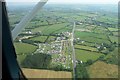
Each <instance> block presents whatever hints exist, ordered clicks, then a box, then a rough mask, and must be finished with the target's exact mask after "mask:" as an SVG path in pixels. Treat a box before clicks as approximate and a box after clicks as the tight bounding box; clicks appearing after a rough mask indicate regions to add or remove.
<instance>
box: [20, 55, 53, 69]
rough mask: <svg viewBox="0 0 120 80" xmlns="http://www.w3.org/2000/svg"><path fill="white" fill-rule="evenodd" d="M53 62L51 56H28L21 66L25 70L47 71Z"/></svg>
mask: <svg viewBox="0 0 120 80" xmlns="http://www.w3.org/2000/svg"><path fill="white" fill-rule="evenodd" d="M51 61H52V57H51V55H48V54H42V53H37V54H34V55H27V56H26V58H25V59H24V60H23V62H21V66H22V67H24V68H33V69H47V68H49V65H50V63H51Z"/></svg>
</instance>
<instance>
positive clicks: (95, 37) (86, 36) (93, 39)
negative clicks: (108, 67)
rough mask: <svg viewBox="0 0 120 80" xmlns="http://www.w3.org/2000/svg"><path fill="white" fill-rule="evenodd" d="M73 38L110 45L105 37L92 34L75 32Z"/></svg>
mask: <svg viewBox="0 0 120 80" xmlns="http://www.w3.org/2000/svg"><path fill="white" fill-rule="evenodd" d="M75 38H80V39H81V40H84V41H88V42H92V43H104V42H105V43H108V44H109V43H110V42H109V41H108V39H107V36H106V35H103V34H95V33H92V32H78V31H76V32H75Z"/></svg>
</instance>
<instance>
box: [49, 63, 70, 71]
mask: <svg viewBox="0 0 120 80" xmlns="http://www.w3.org/2000/svg"><path fill="white" fill-rule="evenodd" d="M51 69H52V70H55V71H72V69H71V68H69V69H66V68H65V67H63V65H62V64H60V65H56V66H55V67H53V68H51Z"/></svg>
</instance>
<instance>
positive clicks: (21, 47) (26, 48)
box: [14, 43, 37, 54]
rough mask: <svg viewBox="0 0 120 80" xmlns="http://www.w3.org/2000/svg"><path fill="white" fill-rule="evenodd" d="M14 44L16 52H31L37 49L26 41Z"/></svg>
mask: <svg viewBox="0 0 120 80" xmlns="http://www.w3.org/2000/svg"><path fill="white" fill-rule="evenodd" d="M14 45H15V50H16V53H17V54H21V53H32V52H34V51H35V50H36V49H37V46H34V45H30V44H26V43H14Z"/></svg>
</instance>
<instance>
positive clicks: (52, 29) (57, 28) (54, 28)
mask: <svg viewBox="0 0 120 80" xmlns="http://www.w3.org/2000/svg"><path fill="white" fill-rule="evenodd" d="M68 24H69V23H62V24H54V25H48V26H41V27H38V28H35V29H32V32H39V31H41V32H42V33H43V34H46V35H48V34H53V33H60V32H64V31H69V28H68V27H66V26H67V25H68Z"/></svg>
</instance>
